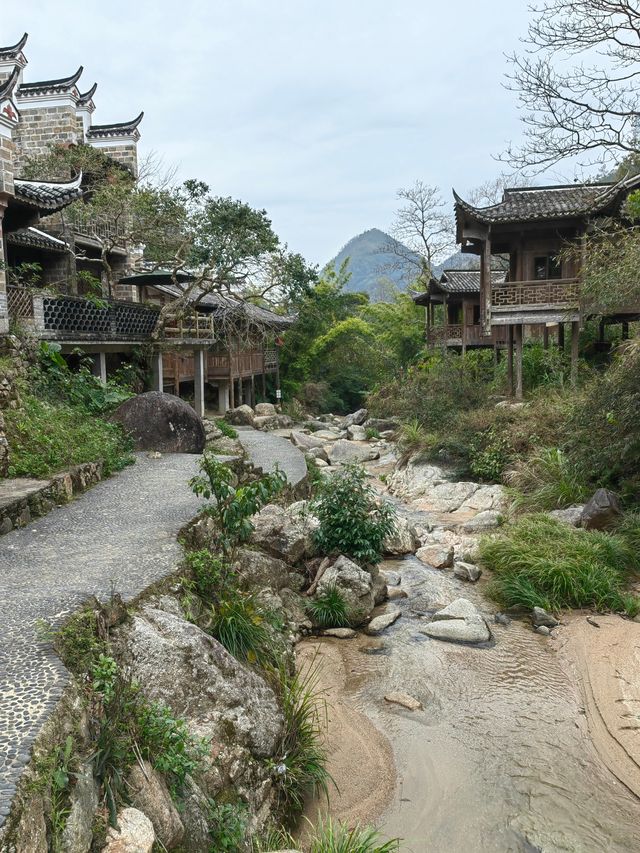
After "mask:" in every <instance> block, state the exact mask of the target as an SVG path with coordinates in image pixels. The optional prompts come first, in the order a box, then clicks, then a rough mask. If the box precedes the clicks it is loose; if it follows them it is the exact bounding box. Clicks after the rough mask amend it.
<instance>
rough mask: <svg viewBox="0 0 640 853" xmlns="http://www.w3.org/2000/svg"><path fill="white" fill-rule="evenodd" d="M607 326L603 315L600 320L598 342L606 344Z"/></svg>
mask: <svg viewBox="0 0 640 853" xmlns="http://www.w3.org/2000/svg"><path fill="white" fill-rule="evenodd" d="M605 328H606V326H605V322H604V317H603V318H602V319H601V320H600V322H599V323H598V343H599V344H601V345H603V344H604V334H605Z"/></svg>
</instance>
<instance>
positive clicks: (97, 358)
mask: <svg viewBox="0 0 640 853" xmlns="http://www.w3.org/2000/svg"><path fill="white" fill-rule="evenodd" d="M92 373H93V375H94V376H97V377H98V379H99V380H100V381H101V382H102V383H103V384H104V385H106V384H107V354H106V352H97V353H95V354H94V356H93V370H92Z"/></svg>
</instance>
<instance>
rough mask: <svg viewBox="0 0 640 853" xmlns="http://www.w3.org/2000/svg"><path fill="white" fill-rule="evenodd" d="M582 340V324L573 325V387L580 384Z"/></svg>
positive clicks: (575, 323)
mask: <svg viewBox="0 0 640 853" xmlns="http://www.w3.org/2000/svg"><path fill="white" fill-rule="evenodd" d="M579 338H580V323H578V322H574V323H572V324H571V386H572V387H573V388H575V387H576V386H577V384H578V340H579Z"/></svg>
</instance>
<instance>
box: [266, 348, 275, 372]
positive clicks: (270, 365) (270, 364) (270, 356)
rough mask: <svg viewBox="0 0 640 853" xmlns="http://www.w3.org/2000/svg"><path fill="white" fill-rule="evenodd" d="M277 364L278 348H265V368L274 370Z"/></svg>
mask: <svg viewBox="0 0 640 853" xmlns="http://www.w3.org/2000/svg"><path fill="white" fill-rule="evenodd" d="M277 366H278V350H275V349H267V350H265V351H264V368H265V370H275V369H276V367H277Z"/></svg>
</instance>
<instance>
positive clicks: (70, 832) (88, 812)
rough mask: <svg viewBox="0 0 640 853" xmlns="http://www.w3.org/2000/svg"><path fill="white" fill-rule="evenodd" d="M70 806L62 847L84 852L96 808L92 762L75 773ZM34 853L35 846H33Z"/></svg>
mask: <svg viewBox="0 0 640 853" xmlns="http://www.w3.org/2000/svg"><path fill="white" fill-rule="evenodd" d="M69 800H70V808H69V813H68V816H67V822H66V823H65V826H64V830H63V832H62V838H61V842H62V849H63V850H65V851H67V853H85V851H87V850H88V849H89V848H90V846H91V839H92V837H93V817H94V814H95V811H96V809H97V808H98V783H97V782H96V780H95V779H94V776H93V764H92V763H91V762H87V763H86V764H83V765H82V766H81V767H80V769H79V771H78V773H77V774H76V784H75V785H74V786H73V788H72V790H71V794H70V797H69ZM33 850H34V853H35V851H36V850H37V847H34V848H33Z"/></svg>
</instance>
